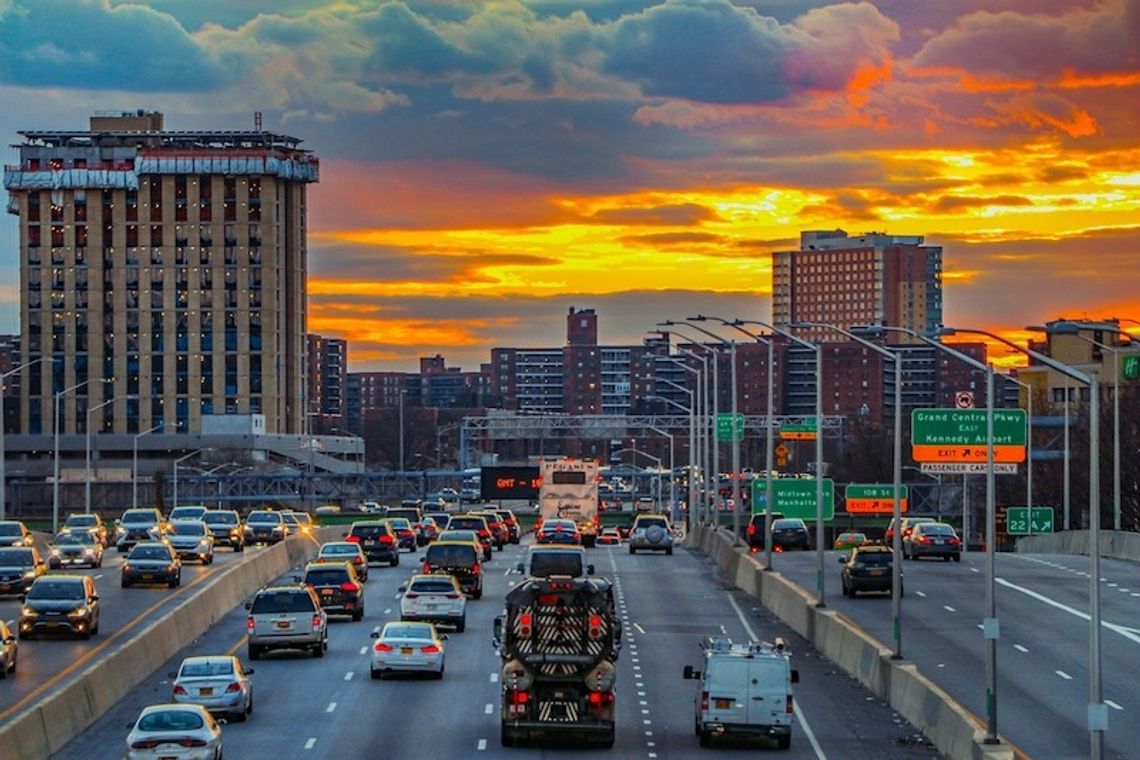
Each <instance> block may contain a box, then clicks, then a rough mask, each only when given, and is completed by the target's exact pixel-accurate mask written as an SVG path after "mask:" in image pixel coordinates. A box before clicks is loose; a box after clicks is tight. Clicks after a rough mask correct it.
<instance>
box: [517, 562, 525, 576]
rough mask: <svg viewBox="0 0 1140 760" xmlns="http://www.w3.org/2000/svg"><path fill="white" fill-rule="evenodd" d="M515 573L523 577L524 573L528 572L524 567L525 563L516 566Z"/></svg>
mask: <svg viewBox="0 0 1140 760" xmlns="http://www.w3.org/2000/svg"><path fill="white" fill-rule="evenodd" d="M515 572H516V573H518V574H519V575H522V574H523V573H525V572H526V568H525V567H524V566H523V563H521V562H520V563H518V564H517V565H515Z"/></svg>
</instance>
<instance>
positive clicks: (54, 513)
mask: <svg viewBox="0 0 1140 760" xmlns="http://www.w3.org/2000/svg"><path fill="white" fill-rule="evenodd" d="M109 380H110V378H106V377H92V378H88V379H87V380H84V381H83V382H82V383H77V384H75V385H73V386H71V387H70V388H64V389H63V390H62V391H60V392H59V393H57V394H55V414H54V416H53V417H52V426H53V427H54V428H55V435H54V436H53V437H54V439H55V440H54V449H55V457H54V462H53V463H52V489H51V530H52V533H53V534H54V533H58V532H59V418H60V413H59V402H60V399H62V398H63V397H64V395H66V394H68V393H71V392H72V391H74V390H79V389H80V388H82V387H83V386H85V385H87V384H88V383H105V382H108V381H109ZM84 474H86V473H84Z"/></svg>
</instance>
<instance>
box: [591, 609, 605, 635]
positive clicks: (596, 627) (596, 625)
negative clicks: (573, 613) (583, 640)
mask: <svg viewBox="0 0 1140 760" xmlns="http://www.w3.org/2000/svg"><path fill="white" fill-rule="evenodd" d="M589 629H590V630H589V635H590V638H591V639H597V638H601V635H602V616H601V615H599V614H597V613H594V614H593V615H590V623H589Z"/></svg>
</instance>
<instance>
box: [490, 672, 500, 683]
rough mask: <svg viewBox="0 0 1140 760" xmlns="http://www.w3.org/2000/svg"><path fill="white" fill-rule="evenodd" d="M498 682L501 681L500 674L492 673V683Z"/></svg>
mask: <svg viewBox="0 0 1140 760" xmlns="http://www.w3.org/2000/svg"><path fill="white" fill-rule="evenodd" d="M498 680H499V674H498V673H492V674H491V683H495V682H496V681H498Z"/></svg>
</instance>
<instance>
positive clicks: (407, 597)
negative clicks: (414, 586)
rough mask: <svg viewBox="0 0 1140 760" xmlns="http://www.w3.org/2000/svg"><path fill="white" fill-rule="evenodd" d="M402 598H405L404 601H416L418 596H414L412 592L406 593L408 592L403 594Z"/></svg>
mask: <svg viewBox="0 0 1140 760" xmlns="http://www.w3.org/2000/svg"><path fill="white" fill-rule="evenodd" d="M404 598H405V599H418V598H419V594H416V593H413V592H411V591H408V592H406V593H405V594H404Z"/></svg>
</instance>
